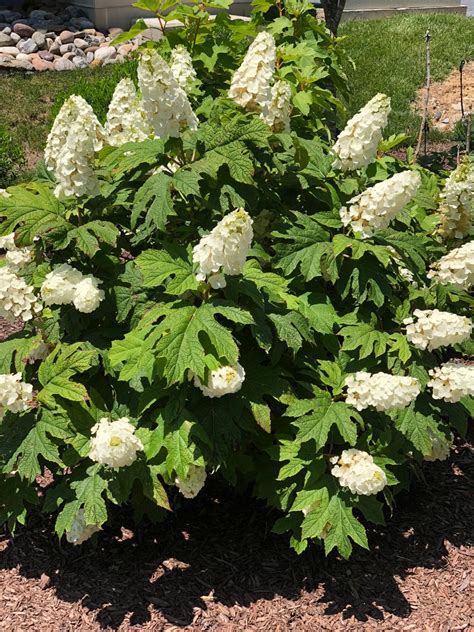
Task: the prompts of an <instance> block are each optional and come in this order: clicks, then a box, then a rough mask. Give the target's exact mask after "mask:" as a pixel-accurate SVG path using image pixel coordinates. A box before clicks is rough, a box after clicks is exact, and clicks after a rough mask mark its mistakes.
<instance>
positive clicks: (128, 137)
mask: <svg viewBox="0 0 474 632" xmlns="http://www.w3.org/2000/svg"><path fill="white" fill-rule="evenodd" d="M105 133H106V134H107V141H108V143H109V145H112V146H113V147H120V145H124V144H125V143H131V142H135V143H138V142H141V141H143V140H146V139H147V138H148V137H149V136H151V133H152V130H151V127H150V125H149V124H148V121H147V117H146V113H145V110H144V109H143V104H142V101H141V99H140V97H139V96H138V94H137V90H136V88H135V84H134V83H133V81H132V80H131V79H121V80H120V81H119V82H118V84H117V87H116V88H115V91H114V94H113V97H112V101H111V102H110V105H109V109H108V112H107V120H106V122H105Z"/></svg>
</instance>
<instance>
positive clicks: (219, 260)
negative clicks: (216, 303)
mask: <svg viewBox="0 0 474 632" xmlns="http://www.w3.org/2000/svg"><path fill="white" fill-rule="evenodd" d="M252 239H253V230H252V219H251V218H250V215H249V214H248V213H247V212H246V211H245V210H244V209H238V210H236V211H232V213H229V214H228V215H226V216H225V217H224V218H223V219H222V220H221V221H220V222H219V223H218V224H217V226H216V227H215V228H213V229H212V231H211V232H210V233H209V235H206V236H205V237H203V238H202V239H201V241H200V242H199V243H198V244H197V246H195V247H194V249H193V262H194V263H195V264H197V266H198V270H197V272H196V278H197V280H198V281H207V282H208V283H209V284H210V285H211V287H213V288H215V289H217V288H222V287H225V286H226V281H225V278H224V275H225V274H229V275H230V276H235V275H237V274H242V271H243V268H244V265H245V259H246V257H247V253H248V250H249V248H250V244H251V242H252Z"/></svg>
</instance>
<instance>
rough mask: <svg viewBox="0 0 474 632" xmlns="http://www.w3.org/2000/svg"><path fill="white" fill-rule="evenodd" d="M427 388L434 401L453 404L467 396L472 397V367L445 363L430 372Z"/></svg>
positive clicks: (473, 394)
mask: <svg viewBox="0 0 474 632" xmlns="http://www.w3.org/2000/svg"><path fill="white" fill-rule="evenodd" d="M429 373H430V376H431V379H430V381H429V382H428V387H429V388H431V389H432V395H433V397H434V399H444V400H445V401H446V402H451V403H452V404H455V403H456V402H458V401H459V400H460V399H462V398H463V397H466V396H467V395H470V396H474V365H471V364H462V363H458V362H445V363H444V364H442V365H441V366H440V367H436V369H431V370H430V372H429Z"/></svg>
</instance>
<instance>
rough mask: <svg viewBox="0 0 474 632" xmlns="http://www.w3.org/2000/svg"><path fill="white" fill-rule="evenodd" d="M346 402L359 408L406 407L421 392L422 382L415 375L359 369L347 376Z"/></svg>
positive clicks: (387, 408)
mask: <svg viewBox="0 0 474 632" xmlns="http://www.w3.org/2000/svg"><path fill="white" fill-rule="evenodd" d="M345 386H346V387H347V397H346V403H347V404H350V405H351V406H354V408H357V410H364V409H365V408H368V407H369V406H373V407H374V408H375V410H378V411H385V410H394V409H396V408H406V406H408V405H409V404H411V402H412V401H414V400H415V399H416V398H417V397H418V395H419V394H420V390H421V389H420V383H419V382H418V380H417V379H416V378H414V377H409V376H402V375H391V374H390V373H367V372H366V371H357V373H354V375H349V376H348V377H347V378H346V382H345Z"/></svg>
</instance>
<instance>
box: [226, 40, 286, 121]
mask: <svg viewBox="0 0 474 632" xmlns="http://www.w3.org/2000/svg"><path fill="white" fill-rule="evenodd" d="M275 63H276V46H275V40H274V39H273V36H272V35H270V33H266V32H265V31H262V32H261V33H259V34H258V35H257V37H256V38H255V39H254V41H253V42H252V44H251V45H250V46H249V49H248V51H247V54H246V55H245V58H244V60H243V62H242V64H241V65H240V66H239V68H237V70H236V71H235V73H234V76H233V77H232V81H231V85H230V89H229V98H231V99H233V100H234V101H235V102H236V103H238V104H239V105H240V106H242V107H243V108H245V109H246V110H257V109H259V108H261V107H262V106H263V105H264V104H265V103H266V102H268V101H269V99H270V85H271V82H272V78H273V73H274V71H275Z"/></svg>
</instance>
